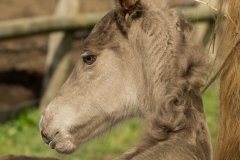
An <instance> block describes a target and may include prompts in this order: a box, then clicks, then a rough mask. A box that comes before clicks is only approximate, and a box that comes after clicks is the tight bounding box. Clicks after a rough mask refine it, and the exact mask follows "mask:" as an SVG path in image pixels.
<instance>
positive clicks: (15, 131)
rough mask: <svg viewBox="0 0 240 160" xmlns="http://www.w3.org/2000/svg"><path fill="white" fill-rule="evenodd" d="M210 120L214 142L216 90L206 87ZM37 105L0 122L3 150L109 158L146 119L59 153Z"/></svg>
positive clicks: (73, 159)
mask: <svg viewBox="0 0 240 160" xmlns="http://www.w3.org/2000/svg"><path fill="white" fill-rule="evenodd" d="M203 99H204V106H205V107H204V108H205V112H206V114H207V122H208V126H209V128H210V132H211V135H212V137H213V138H212V142H213V144H215V142H216V135H217V124H218V117H217V112H218V107H217V105H218V101H217V91H214V89H212V88H211V89H210V90H207V91H206V93H205V94H204V96H203ZM39 118H40V116H39V112H38V110H37V109H31V110H26V111H23V112H22V113H20V114H19V116H18V118H17V119H15V120H12V121H9V122H7V123H6V124H2V125H0V154H1V155H3V154H18V155H19V154H20V155H31V156H40V157H46V156H50V157H57V158H61V159H66V160H79V159H80V160H81V159H82V160H93V159H98V160H105V159H106V160H107V159H111V158H113V157H115V156H117V155H120V154H121V153H123V152H124V151H126V150H127V149H128V148H130V147H131V146H133V145H134V143H136V142H137V141H138V140H139V137H140V135H139V131H140V128H142V126H144V122H143V120H139V119H133V120H131V121H128V122H124V123H123V124H120V126H118V127H116V128H114V129H113V130H112V131H111V132H108V133H106V134H104V135H103V136H101V137H100V138H98V139H96V140H93V141H92V142H90V143H88V144H84V145H83V146H81V147H80V149H79V150H78V151H77V152H75V153H74V154H72V155H59V154H57V153H56V152H55V151H54V150H51V149H49V147H48V146H47V145H45V144H44V143H43V141H42V139H41V136H40V133H39V129H38V121H39Z"/></svg>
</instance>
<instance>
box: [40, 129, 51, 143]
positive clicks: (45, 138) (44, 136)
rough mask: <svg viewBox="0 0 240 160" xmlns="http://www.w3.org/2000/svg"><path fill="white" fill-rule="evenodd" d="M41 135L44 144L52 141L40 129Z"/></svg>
mask: <svg viewBox="0 0 240 160" xmlns="http://www.w3.org/2000/svg"><path fill="white" fill-rule="evenodd" d="M41 135H42V139H43V141H44V142H45V143H46V144H49V143H50V142H51V141H52V140H51V139H50V138H49V137H48V136H47V135H46V134H44V133H43V131H41Z"/></svg>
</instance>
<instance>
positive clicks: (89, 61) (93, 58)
mask: <svg viewBox="0 0 240 160" xmlns="http://www.w3.org/2000/svg"><path fill="white" fill-rule="evenodd" d="M96 58H97V57H96V56H95V55H86V56H84V57H83V61H84V62H85V63H87V64H88V65H91V64H93V63H94V62H95V61H96Z"/></svg>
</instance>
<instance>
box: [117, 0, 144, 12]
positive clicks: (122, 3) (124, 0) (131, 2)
mask: <svg viewBox="0 0 240 160" xmlns="http://www.w3.org/2000/svg"><path fill="white" fill-rule="evenodd" d="M139 1H140V0H115V2H116V6H117V8H118V9H120V10H124V11H126V12H128V11H130V10H131V9H132V8H135V6H136V5H137V3H139Z"/></svg>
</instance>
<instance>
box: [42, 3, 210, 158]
mask: <svg viewBox="0 0 240 160" xmlns="http://www.w3.org/2000/svg"><path fill="white" fill-rule="evenodd" d="M115 6H116V7H115V8H114V9H113V10H112V11H110V12H109V13H108V14H107V15H106V16H105V17H103V18H102V20H101V21H100V22H99V23H98V24H97V25H96V26H95V27H94V29H93V30H92V32H91V34H90V35H89V37H88V39H87V40H86V43H85V45H84V48H83V50H82V52H81V56H80V58H79V60H78V62H77V64H76V67H75V69H74V70H73V72H72V74H71V75H70V77H69V78H68V80H67V81H66V82H65V84H64V85H63V87H62V88H61V90H60V91H59V93H58V94H57V95H56V97H55V98H54V99H53V101H52V102H51V103H50V104H49V106H48V107H47V109H46V110H45V111H44V112H43V114H42V117H41V121H40V130H41V134H42V137H43V140H44V142H45V143H47V144H48V145H49V146H50V147H51V148H52V149H55V150H56V151H58V152H59V153H65V154H69V153H72V152H74V151H75V150H76V149H77V148H78V147H79V146H80V145H81V144H83V143H85V142H87V141H89V140H91V139H93V138H95V137H97V136H98V135H99V134H102V133H103V132H105V131H106V130H108V129H110V128H111V127H113V126H114V125H115V124H117V123H118V122H120V121H122V120H124V119H128V118H132V117H143V118H144V119H145V120H146V121H147V124H148V126H147V129H146V132H145V134H144V136H143V137H142V139H141V141H140V142H139V143H137V144H136V145H135V146H134V147H132V148H131V149H129V150H128V151H126V152H125V153H124V154H122V155H121V156H119V157H117V158H115V159H116V160H120V159H134V160H135V159H136V160H146V159H150V160H156V159H163V160H188V159H191V160H192V159H201V160H210V159H212V147H211V142H210V135H209V131H208V127H207V124H206V120H205V114H204V111H203V104H202V98H201V92H200V87H202V85H203V82H204V80H205V78H206V76H207V74H206V70H207V64H206V55H205V54H204V51H203V47H202V46H201V45H198V44H196V42H195V41H194V37H193V34H194V32H195V30H194V29H193V27H192V25H191V24H190V23H189V22H188V21H187V20H185V19H184V18H183V15H182V14H181V13H180V12H179V11H177V10H175V9H169V8H168V3H167V2H166V1H163V0H115Z"/></svg>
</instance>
